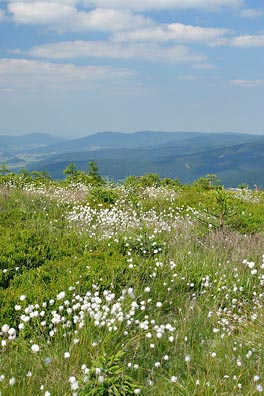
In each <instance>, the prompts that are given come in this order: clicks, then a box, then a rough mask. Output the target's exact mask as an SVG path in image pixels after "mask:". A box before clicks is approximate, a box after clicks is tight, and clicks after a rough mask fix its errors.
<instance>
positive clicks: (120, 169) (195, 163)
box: [0, 131, 264, 186]
mask: <svg viewBox="0 0 264 396" xmlns="http://www.w3.org/2000/svg"><path fill="white" fill-rule="evenodd" d="M92 160H95V161H97V164H98V166H99V170H100V173H101V174H102V175H103V176H105V177H107V178H108V179H114V180H122V179H124V178H126V177H127V176H129V175H138V176H139V175H142V174H144V173H148V172H156V173H158V174H159V175H160V176H161V177H171V178H179V179H180V181H181V182H183V183H190V182H193V181H194V180H196V179H197V178H199V177H202V176H205V175H206V174H208V173H215V174H216V175H217V176H218V178H219V179H220V180H221V181H222V182H223V183H224V184H225V185H226V186H237V185H238V184H241V183H247V184H249V185H251V186H252V185H254V184H257V185H259V186H264V136H261V135H251V134H241V133H218V134H217V133H202V132H151V131H142V132H135V133H120V132H100V133H96V134H94V135H89V136H86V137H84V138H79V139H74V140H66V139H59V138H55V137H53V136H50V135H47V134H31V135H25V136H19V137H14V136H12V137H8V136H0V161H5V162H6V164H7V166H8V167H9V168H10V169H11V170H12V169H13V170H19V169H22V168H27V169H29V170H45V171H48V172H49V173H50V175H51V176H52V177H54V178H63V177H64V174H63V170H64V169H65V167H66V166H67V165H68V163H69V162H74V163H75V164H76V165H77V168H78V169H82V170H86V169H87V165H88V162H89V161H92Z"/></svg>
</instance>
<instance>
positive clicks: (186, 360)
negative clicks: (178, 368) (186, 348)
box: [184, 355, 191, 363]
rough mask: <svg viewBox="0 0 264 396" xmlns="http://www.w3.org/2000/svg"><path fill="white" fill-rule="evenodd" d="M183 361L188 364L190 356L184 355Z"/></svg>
mask: <svg viewBox="0 0 264 396" xmlns="http://www.w3.org/2000/svg"><path fill="white" fill-rule="evenodd" d="M184 360H185V362H186V363H188V362H190V360H191V356H190V355H186V356H185V358H184Z"/></svg>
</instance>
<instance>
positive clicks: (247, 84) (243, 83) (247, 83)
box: [230, 80, 264, 88]
mask: <svg viewBox="0 0 264 396" xmlns="http://www.w3.org/2000/svg"><path fill="white" fill-rule="evenodd" d="M230 84H231V85H235V86H238V87H243V88H254V87H261V86H264V80H232V81H230Z"/></svg>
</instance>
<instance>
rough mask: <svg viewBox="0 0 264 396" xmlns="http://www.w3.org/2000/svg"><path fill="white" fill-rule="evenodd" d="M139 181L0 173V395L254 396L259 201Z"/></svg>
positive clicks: (259, 359) (263, 268)
mask: <svg viewBox="0 0 264 396" xmlns="http://www.w3.org/2000/svg"><path fill="white" fill-rule="evenodd" d="M154 179H155V178H154ZM146 180H147V182H146V183H145V184H144V183H143V181H144V179H141V180H140V179H139V180H138V179H133V178H130V179H129V180H128V181H126V182H125V183H124V184H123V185H118V186H114V185H111V184H103V185H95V184H94V185H92V184H83V183H79V182H78V183H77V182H72V183H70V182H69V180H68V181H66V182H53V181H45V182H44V181H43V182H42V181H40V180H33V179H32V178H30V177H25V176H24V175H18V176H12V177H5V176H2V177H1V182H0V232H1V238H0V395H1V396H77V395H78V396H92V395H94V396H100V395H101V396H108V395H109V396H110V395H113V396H126V395H137V394H140V395H145V396H170V395H171V396H174V395H180V396H193V395H195V396H212V395H215V396H224V395H226V396H242V395H243V396H253V395H258V394H260V393H264V374H263V373H264V343H263V333H264V331H263V330H264V329H263V323H264V322H263V314H264V308H263V303H264V193H263V192H261V191H250V190H236V191H226V190H224V189H223V188H218V187H212V186H209V187H208V186H203V185H202V184H201V183H200V185H199V183H198V184H197V185H196V186H195V185H192V186H188V185H184V186H180V185H179V184H178V183H169V182H168V181H166V182H165V181H164V183H155V180H152V183H148V182H149V181H151V180H150V178H149V179H147V178H146ZM146 180H145V181H146ZM99 184H100V183H99ZM148 184H149V185H148ZM205 187H207V188H205Z"/></svg>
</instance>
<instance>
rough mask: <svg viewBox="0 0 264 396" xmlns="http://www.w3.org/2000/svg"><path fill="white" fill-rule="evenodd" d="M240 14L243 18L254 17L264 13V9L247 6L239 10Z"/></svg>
mask: <svg viewBox="0 0 264 396" xmlns="http://www.w3.org/2000/svg"><path fill="white" fill-rule="evenodd" d="M240 15H241V16H242V17H245V18H250V19H255V18H257V17H260V16H262V15H264V10H254V9H252V8H247V9H245V10H242V11H241V12H240Z"/></svg>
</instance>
